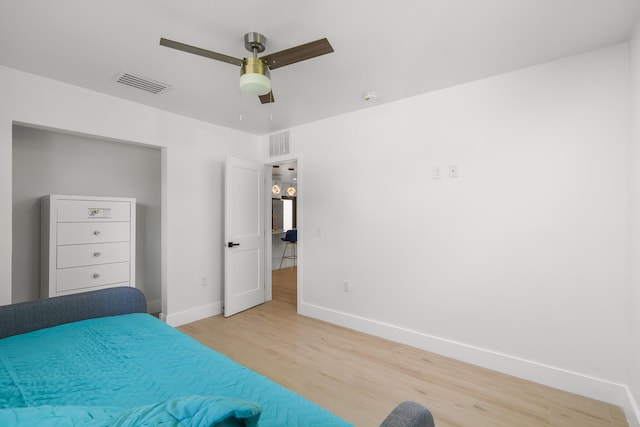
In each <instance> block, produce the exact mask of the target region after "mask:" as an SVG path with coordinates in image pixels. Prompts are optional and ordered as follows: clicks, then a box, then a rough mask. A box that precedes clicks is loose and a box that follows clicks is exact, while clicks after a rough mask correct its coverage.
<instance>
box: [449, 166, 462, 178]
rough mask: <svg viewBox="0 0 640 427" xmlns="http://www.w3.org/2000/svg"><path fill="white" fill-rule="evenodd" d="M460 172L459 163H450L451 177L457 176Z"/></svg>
mask: <svg viewBox="0 0 640 427" xmlns="http://www.w3.org/2000/svg"><path fill="white" fill-rule="evenodd" d="M459 172H460V170H459V168H458V165H449V178H457V177H458V173H459Z"/></svg>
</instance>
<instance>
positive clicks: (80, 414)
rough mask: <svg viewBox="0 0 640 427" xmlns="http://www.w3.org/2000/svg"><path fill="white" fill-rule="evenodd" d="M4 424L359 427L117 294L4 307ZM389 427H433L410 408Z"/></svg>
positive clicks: (127, 294) (138, 296) (134, 294)
mask: <svg viewBox="0 0 640 427" xmlns="http://www.w3.org/2000/svg"><path fill="white" fill-rule="evenodd" d="M0 425H2V426H8V425H38V426H65V425H68V426H78V425H83V426H111V425H118V426H142V425H149V426H152V425H154V426H155V425H166V426H172V425H175V426H178V425H180V426H218V427H232V426H260V427H284V426H319V427H322V426H327V427H329V426H331V427H340V426H350V425H351V424H349V423H348V422H346V421H345V420H342V419H340V418H339V417H337V416H336V415H334V414H332V413H330V412H328V411H326V410H325V409H323V408H321V407H319V406H318V405H316V404H314V403H313V402H310V401H309V400H307V399H305V398H303V397H302V396H299V395H297V394H295V393H293V392H292V391H290V390H288V389H286V388H284V387H282V386H280V385H278V384H276V383H275V382H273V381H271V380H269V379H268V378H266V377H264V376H262V375H260V374H258V373H256V372H254V371H251V370H250V369H248V368H246V367H244V366H242V365H240V364H238V363H236V362H234V361H233V360H231V359H229V358H227V357H226V356H224V355H222V354H219V353H217V352H215V351H213V350H211V349H209V348H208V347H205V346H203V345H202V344H200V343H198V342H197V341H195V340H194V339H192V338H190V337H189V336H187V335H185V334H183V333H181V332H179V331H177V330H176V329H174V328H172V327H170V326H168V325H166V324H165V323H163V322H162V321H160V320H158V319H156V318H155V317H153V316H151V315H149V314H146V302H145V299H144V295H143V294H142V292H140V291H139V290H137V289H135V288H129V287H123V288H111V289H104V290H99V291H93V292H87V293H83V294H76V295H69V296H64V297H56V298H49V299H45V300H39V301H33V302H27V303H20V304H12V305H8V306H3V307H0ZM381 425H382V426H384V427H418V426H433V418H432V416H431V414H430V413H429V411H428V410H427V409H426V408H424V407H422V406H421V405H419V404H416V403H414V402H403V403H401V404H400V405H398V407H397V408H396V409H394V411H393V412H392V413H391V414H389V416H388V417H387V419H385V420H383V422H382V424H381Z"/></svg>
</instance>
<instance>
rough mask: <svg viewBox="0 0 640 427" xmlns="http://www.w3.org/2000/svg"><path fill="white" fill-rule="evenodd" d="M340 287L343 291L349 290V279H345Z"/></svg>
mask: <svg viewBox="0 0 640 427" xmlns="http://www.w3.org/2000/svg"><path fill="white" fill-rule="evenodd" d="M342 288H343V290H344V291H345V292H349V291H351V280H345V281H344V282H342Z"/></svg>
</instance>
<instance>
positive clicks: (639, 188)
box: [629, 23, 640, 427]
mask: <svg viewBox="0 0 640 427" xmlns="http://www.w3.org/2000/svg"><path fill="white" fill-rule="evenodd" d="M630 53H631V117H632V120H631V143H630V150H629V168H630V171H631V174H630V188H629V190H630V191H629V199H630V204H631V209H630V220H631V221H630V225H631V233H630V236H631V256H630V259H631V278H630V287H629V291H630V292H629V315H630V324H631V332H630V340H629V341H630V342H631V353H630V357H629V359H630V361H631V363H630V365H631V366H630V370H631V372H630V375H629V387H630V389H631V394H632V395H633V397H634V399H635V403H636V404H635V411H636V414H638V415H637V416H638V418H639V420H638V422H637V423H636V424H635V425H636V427H637V426H640V362H639V361H640V23H639V24H637V25H636V28H635V31H634V32H633V36H632V38H631V42H630Z"/></svg>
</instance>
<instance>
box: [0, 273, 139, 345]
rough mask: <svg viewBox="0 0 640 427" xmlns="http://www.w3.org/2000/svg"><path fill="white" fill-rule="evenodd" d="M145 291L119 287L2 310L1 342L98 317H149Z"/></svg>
mask: <svg viewBox="0 0 640 427" xmlns="http://www.w3.org/2000/svg"><path fill="white" fill-rule="evenodd" d="M146 312H147V301H146V299H145V297H144V294H143V293H142V291H140V290H139V289H136V288H131V287H124V286H123V287H118V288H109V289H101V290H98V291H91V292H84V293H81V294H73V295H65V296H62V297H54V298H48V299H41V300H37V301H28V302H21V303H17V304H11V305H5V306H0V339H1V338H6V337H10V336H12V335H18V334H24V333H26V332H31V331H35V330H37V329H42V328H49V327H51V326H56V325H61V324H63V323H71V322H77V321H79V320H85V319H93V318H96V317H106V316H115V315H118V314H128V313H146Z"/></svg>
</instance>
